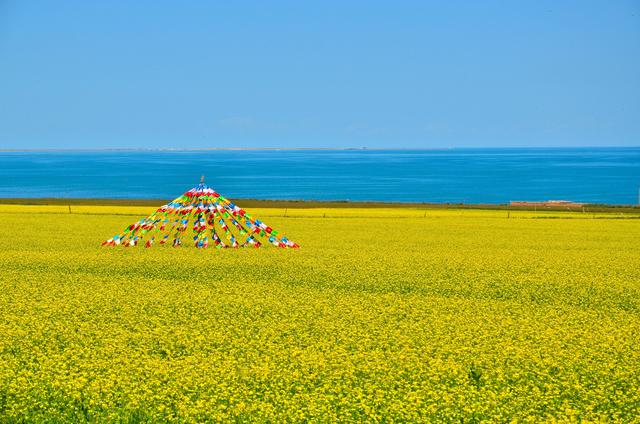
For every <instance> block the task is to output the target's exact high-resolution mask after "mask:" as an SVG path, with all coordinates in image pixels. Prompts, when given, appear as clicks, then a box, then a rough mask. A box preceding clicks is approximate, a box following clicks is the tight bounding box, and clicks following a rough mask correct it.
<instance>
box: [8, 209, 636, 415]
mask: <svg viewBox="0 0 640 424" xmlns="http://www.w3.org/2000/svg"><path fill="white" fill-rule="evenodd" d="M66 209H67V208H58V207H56V206H42V207H36V206H24V207H19V206H11V207H9V206H1V205H0V216H1V218H2V219H1V220H0V225H1V226H2V231H3V234H5V236H4V237H1V238H0V283H1V287H2V290H0V334H1V335H2V337H0V421H1V422H113V421H116V422H157V421H169V422H211V421H249V422H253V421H258V422H265V421H270V422H288V421H321V422H327V421H333V422H337V421H340V422H344V421H347V422H349V421H367V422H369V421H374V422H375V421H400V422H406V421H411V422H441V421H446V422H449V421H464V422H481V421H485V422H495V421H500V422H503V421H525V422H540V421H606V422H632V421H634V420H637V417H638V416H639V415H640V392H639V391H638V387H640V369H639V367H638V363H640V273H639V272H638V270H639V269H640V245H639V244H638V242H637V241H638V239H639V237H640V225H639V224H640V221H639V220H637V219H617V217H616V216H615V215H601V216H598V219H592V218H591V217H587V216H586V215H585V216H584V218H582V217H581V215H578V214H564V215H563V214H561V213H558V214H557V215H555V217H556V218H566V219H540V218H544V217H548V215H540V214H538V215H535V214H533V213H527V214H525V213H523V214H521V215H518V214H514V213H512V214H511V218H509V219H507V216H506V214H503V213H502V212H497V211H460V210H447V211H427V212H425V211H418V210H408V211H394V210H391V209H386V210H378V209H333V210H327V211H315V210H299V211H289V212H287V216H286V217H285V216H284V215H285V214H284V213H283V211H269V210H268V209H262V210H260V211H259V214H260V216H264V217H268V219H269V222H270V223H272V224H273V225H274V226H276V227H277V228H286V229H287V231H288V232H290V234H291V235H295V238H296V240H297V241H299V242H300V243H301V244H303V245H304V249H242V250H235V249H220V250H214V251H212V252H207V253H206V254H203V253H204V252H202V251H198V250H196V249H105V248H101V247H100V246H99V243H96V240H102V239H103V238H105V237H106V236H107V235H108V234H110V233H111V232H112V231H113V228H118V227H121V226H122V227H124V226H125V225H126V224H127V223H129V222H130V221H131V217H132V216H139V215H141V212H143V211H142V210H141V209H140V208H127V207H114V206H110V207H106V206H95V207H90V206H83V207H78V208H77V210H75V209H74V213H72V214H69V213H68V211H66ZM24 211H29V213H24ZM253 212H255V211H253ZM255 213H257V212H255ZM289 215H293V217H291V216H289ZM514 215H516V216H517V217H518V218H517V219H513V217H514ZM323 216H324V217H323ZM390 217H393V225H390V219H391V218H390ZM69 229H73V231H69ZM18 231H19V232H18ZM18 234H19V237H18V236H17V235H18Z"/></svg>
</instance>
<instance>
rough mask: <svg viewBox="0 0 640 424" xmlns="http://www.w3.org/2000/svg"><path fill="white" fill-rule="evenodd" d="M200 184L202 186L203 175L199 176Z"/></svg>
mask: <svg viewBox="0 0 640 424" xmlns="http://www.w3.org/2000/svg"><path fill="white" fill-rule="evenodd" d="M200 184H204V175H201V176H200Z"/></svg>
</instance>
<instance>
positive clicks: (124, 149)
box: [0, 145, 640, 153]
mask: <svg viewBox="0 0 640 424" xmlns="http://www.w3.org/2000/svg"><path fill="white" fill-rule="evenodd" d="M634 148H635V149H637V148H640V145H634V146H627V145H622V146H619V145H618V146H602V145H593V146H590V145H584V146H476V147H471V146H459V147H366V146H363V147H194V148H190V147H184V148H182V147H96V148H89V147H87V148H85V147H80V148H76V147H68V148H67V147H63V148H55V147H52V148H46V147H45V148H32V149H30V148H21V149H0V153H21V152H22V153H30V152H33V153H36V152H143V151H147V152H153V151H156V152H161V151H164V152H198V151H199V152H203V151H312V150H321V151H354V150H356V151H384V150H395V151H398V150H401V151H416V150H418V151H442V150H472V149H511V150H525V149H634Z"/></svg>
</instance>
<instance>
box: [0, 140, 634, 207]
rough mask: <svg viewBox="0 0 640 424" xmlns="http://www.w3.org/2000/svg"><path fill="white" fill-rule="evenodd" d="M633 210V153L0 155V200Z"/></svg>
mask: <svg viewBox="0 0 640 424" xmlns="http://www.w3.org/2000/svg"><path fill="white" fill-rule="evenodd" d="M202 174H204V175H205V176H206V180H207V183H208V184H209V185H211V186H212V187H214V188H215V189H216V190H218V191H219V192H220V193H222V194H224V195H226V196H229V197H235V198H256V199H305V200H309V199H317V200H381V201H399V202H465V203H506V202H509V201H510V200H548V199H563V200H573V201H584V202H592V203H611V204H635V203H637V202H638V190H639V187H640V147H639V148H582V149H455V150H415V151H413V150H378V151H371V150H347V151H319V150H318V151H307V150H305V151H291V150H289V151H287V150H281V151H255V150H254V151H124V152H123V151H110V152H107V151H105V152H5V153H0V197H82V198H85V197H90V198H161V199H169V198H174V197H176V196H178V195H179V194H181V193H182V192H184V191H185V190H186V189H188V188H190V187H191V186H193V185H195V184H196V183H197V182H198V181H199V178H200V175H202Z"/></svg>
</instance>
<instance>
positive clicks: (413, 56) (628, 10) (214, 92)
mask: <svg viewBox="0 0 640 424" xmlns="http://www.w3.org/2000/svg"><path fill="white" fill-rule="evenodd" d="M578 145H584V146H587V145H589V146H593V145H601V146H623V145H634V146H637V145H640V1H637V0H627V1H625V0H603V1H588V0H576V1H557V0H554V1H538V0H531V1H478V2H475V1H460V2H457V1H424V0H423V1H397V2H396V1H385V2H382V1H381V2H375V1H374V2H372V1H335V2H334V1H318V2H307V1H287V2H282V1H278V2H275V1H274V2H264V1H260V2H257V1H256V2H252V1H242V2H237V1H187V2H175V1H138V0H136V1H102V2H98V1H86V0H83V1H73V0H72V1H68V0H65V1H54V0H50V1H31V0H15V1H11V0H9V1H7V0H0V148H77V147H90V148H103V147H109V148H110V147H176V148H198V147H351V146H358V147H359V146H368V147H407V148H411V147H419V148H432V147H475V146H578Z"/></svg>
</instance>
